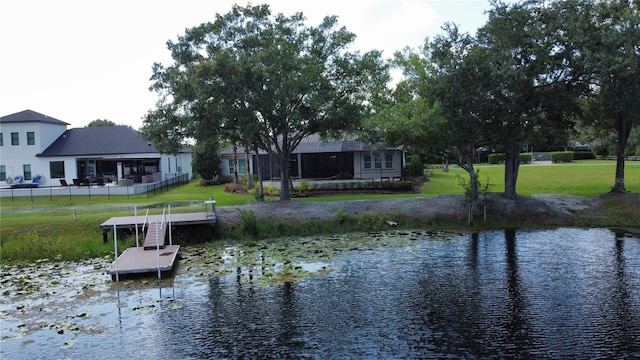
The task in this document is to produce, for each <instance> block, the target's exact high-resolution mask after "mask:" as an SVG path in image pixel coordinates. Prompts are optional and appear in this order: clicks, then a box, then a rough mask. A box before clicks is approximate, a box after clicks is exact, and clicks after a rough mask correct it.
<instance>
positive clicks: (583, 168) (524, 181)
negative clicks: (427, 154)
mask: <svg viewBox="0 0 640 360" xmlns="http://www.w3.org/2000/svg"><path fill="white" fill-rule="evenodd" d="M449 169H450V171H449V172H448V173H445V172H443V171H442V170H441V169H433V170H431V173H432V174H433V176H432V177H431V179H430V181H429V182H427V183H425V185H424V186H423V188H422V193H423V194H427V195H438V194H443V193H445V194H462V193H463V192H464V190H463V189H462V187H461V186H460V185H458V177H462V178H463V179H464V180H465V181H468V180H469V176H468V174H467V173H466V172H465V171H464V170H462V169H460V168H456V167H453V166H451V167H450V168H449ZM477 169H478V170H480V172H479V175H480V182H481V183H482V184H487V183H488V184H489V185H490V189H489V191H491V192H502V191H503V190H504V166H503V165H486V164H481V165H479V166H477ZM614 175H615V162H614V161H608V160H580V161H575V162H572V163H566V164H551V165H521V166H520V171H519V174H518V182H517V192H518V194H520V195H524V196H531V195H533V194H569V195H579V196H597V195H601V194H604V193H607V192H609V190H611V188H612V187H613V184H614ZM625 180H626V184H625V186H626V189H627V190H628V191H631V192H640V161H628V162H627V163H626V164H625Z"/></svg>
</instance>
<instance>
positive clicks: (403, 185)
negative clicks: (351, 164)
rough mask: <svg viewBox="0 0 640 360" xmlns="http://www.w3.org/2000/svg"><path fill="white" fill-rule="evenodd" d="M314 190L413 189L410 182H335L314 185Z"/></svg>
mask: <svg viewBox="0 0 640 360" xmlns="http://www.w3.org/2000/svg"><path fill="white" fill-rule="evenodd" d="M313 189H314V190H360V189H384V190H391V191H407V190H412V189H413V182H412V181H336V182H324V183H314V184H313Z"/></svg>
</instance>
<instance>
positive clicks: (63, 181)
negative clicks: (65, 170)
mask: <svg viewBox="0 0 640 360" xmlns="http://www.w3.org/2000/svg"><path fill="white" fill-rule="evenodd" d="M60 186H64V187H67V186H69V184H67V180H65V179H60Z"/></svg>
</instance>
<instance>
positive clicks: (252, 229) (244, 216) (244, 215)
mask: <svg viewBox="0 0 640 360" xmlns="http://www.w3.org/2000/svg"><path fill="white" fill-rule="evenodd" d="M238 212H239V213H240V220H241V222H240V226H239V230H240V234H241V235H242V236H243V237H245V238H250V239H255V238H257V237H258V220H257V216H256V212H255V211H253V210H242V209H238Z"/></svg>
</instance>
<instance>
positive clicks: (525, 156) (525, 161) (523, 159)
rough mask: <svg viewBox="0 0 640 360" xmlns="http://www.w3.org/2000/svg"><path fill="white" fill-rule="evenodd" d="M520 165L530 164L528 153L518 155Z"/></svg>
mask: <svg viewBox="0 0 640 360" xmlns="http://www.w3.org/2000/svg"><path fill="white" fill-rule="evenodd" d="M520 163H521V164H531V154H529V153H521V154H520Z"/></svg>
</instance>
